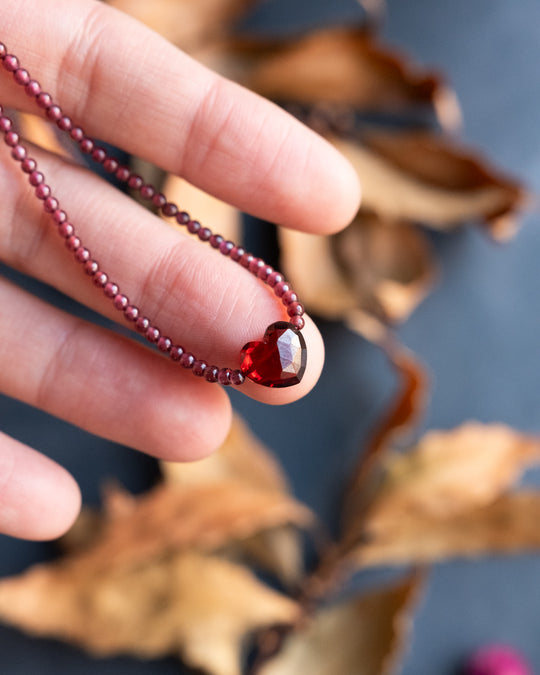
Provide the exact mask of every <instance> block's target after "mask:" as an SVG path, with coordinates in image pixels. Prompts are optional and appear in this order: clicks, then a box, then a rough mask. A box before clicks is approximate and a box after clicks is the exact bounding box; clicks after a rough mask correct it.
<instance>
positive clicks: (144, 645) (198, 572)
mask: <svg viewBox="0 0 540 675" xmlns="http://www.w3.org/2000/svg"><path fill="white" fill-rule="evenodd" d="M297 615H298V608H297V606H296V604H295V603H293V602H292V601H291V600H289V599H288V598H285V597H284V596H282V595H280V594H278V593H276V592H275V591H273V590H271V589H269V588H267V587H266V586H264V585H263V584H261V583H260V582H259V581H258V580H257V579H256V578H255V577H254V576H253V574H251V572H249V571H248V570H247V569H245V568H242V567H240V566H238V565H234V564H232V563H230V562H227V561H224V560H220V559H218V558H215V557H211V556H205V555H201V554H199V553H193V552H190V553H176V554H173V555H170V556H162V557H159V558H157V559H153V560H151V561H149V562H148V563H147V564H144V565H130V566H127V567H122V568H115V567H106V568H105V569H102V568H100V569H99V570H96V569H94V568H91V567H88V565H85V564H83V559H72V560H70V561H65V562H63V563H58V564H51V565H42V566H36V567H34V568H32V569H30V570H29V571H28V572H26V573H25V574H22V575H20V576H18V577H12V578H8V579H4V580H1V581H0V618H1V620H2V621H4V622H5V623H9V624H12V625H15V626H17V627H19V628H22V629H23V630H25V631H27V632H29V633H31V634H33V635H40V636H47V637H54V638H59V639H63V640H67V641H69V642H73V643H75V644H78V645H80V646H82V647H84V648H85V649H87V650H89V651H90V652H92V653H94V654H96V655H100V656H112V655H116V654H132V655H136V656H140V657H144V658H157V657H161V656H166V655H171V654H173V655H179V656H180V655H181V656H182V658H183V659H184V660H185V661H186V662H187V663H188V664H189V665H190V666H193V667H197V668H203V669H205V670H206V671H207V672H209V673H211V674H212V675H240V672H241V666H240V663H241V652H242V642H243V640H244V638H245V635H246V633H249V632H251V631H253V630H255V629H259V628H262V627H264V626H268V625H271V624H275V623H291V622H293V621H295V620H296V618H297Z"/></svg>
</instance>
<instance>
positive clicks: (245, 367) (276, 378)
mask: <svg viewBox="0 0 540 675" xmlns="http://www.w3.org/2000/svg"><path fill="white" fill-rule="evenodd" d="M240 356H241V359H242V364H241V366H240V370H241V371H242V373H243V375H244V376H245V377H248V378H249V379H250V380H252V381H253V382H256V383H257V384H262V385H263V386H265V387H290V386H291V385H293V384H298V383H299V382H300V380H301V379H302V376H303V375H304V371H305V369H306V360H307V353H306V343H305V340H304V337H303V335H302V333H300V331H298V330H296V328H295V327H294V326H293V325H292V324H291V323H288V322H287V321H276V323H273V324H271V325H270V326H268V328H267V329H266V332H265V334H264V337H263V339H262V340H257V341H255V342H248V343H247V345H244V347H243V349H242V351H241V352H240Z"/></svg>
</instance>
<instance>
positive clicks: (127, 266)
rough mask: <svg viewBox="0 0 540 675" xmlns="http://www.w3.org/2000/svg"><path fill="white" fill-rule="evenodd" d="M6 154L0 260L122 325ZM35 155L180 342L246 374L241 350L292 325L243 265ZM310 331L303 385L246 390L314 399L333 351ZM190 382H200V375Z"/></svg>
mask: <svg viewBox="0 0 540 675" xmlns="http://www.w3.org/2000/svg"><path fill="white" fill-rule="evenodd" d="M6 154H8V153H4V155H3V154H2V151H1V150H0V182H1V183H2V185H4V186H5V189H6V190H9V192H10V194H11V195H12V196H13V198H12V199H11V200H9V202H8V203H7V204H6V205H5V208H4V209H3V210H2V212H1V213H0V258H1V259H3V260H4V262H6V263H7V264H9V265H11V266H13V267H16V268H18V269H20V270H21V271H23V272H26V273H28V274H32V275H34V276H35V277H37V278H39V279H41V280H43V281H46V282H47V283H49V284H52V285H53V286H55V287H56V288H58V289H59V290H61V291H62V292H64V293H66V294H69V295H71V296H73V297H74V298H76V299H77V300H79V301H81V302H83V303H85V304H87V305H88V306H90V307H93V308H95V309H96V310H98V311H101V312H103V313H105V314H106V315H108V316H110V317H112V318H114V319H115V320H120V321H123V319H122V316H121V314H120V313H119V312H117V311H116V310H114V309H112V303H111V302H110V300H106V299H105V298H104V296H103V293H102V292H98V291H97V289H96V288H95V287H94V286H93V284H92V283H91V281H90V279H89V278H88V277H87V276H86V275H85V274H84V273H83V272H82V270H81V266H80V264H79V263H76V262H75V260H74V258H73V256H72V255H70V254H69V253H68V252H67V251H66V248H65V246H64V245H63V243H62V240H61V238H60V237H59V236H58V233H57V232H56V231H55V230H56V229H57V228H55V226H54V225H53V224H52V222H53V221H52V219H51V218H50V217H49V216H45V215H44V214H42V213H41V205H40V203H39V202H38V200H36V198H35V197H34V196H33V194H32V191H31V190H30V189H29V187H28V185H27V183H26V181H25V180H24V177H23V174H22V173H21V172H20V171H19V170H18V169H17V167H16V166H15V165H14V163H13V162H11V160H10V159H9V157H8V159H5V155H6ZM32 154H34V156H35V157H36V158H37V159H38V162H39V166H40V168H41V169H42V170H43V171H44V172H45V175H46V176H47V179H48V183H49V184H50V185H51V187H52V189H53V192H54V194H55V195H56V196H57V197H58V198H59V200H60V203H61V204H62V206H63V208H65V209H66V211H67V213H68V215H69V216H70V218H71V222H72V223H73V224H74V225H75V227H76V231H77V233H78V235H79V236H80V237H81V238H82V240H83V241H84V243H85V245H86V246H88V247H89V248H90V250H91V252H92V255H93V256H94V257H95V259H96V260H98V262H99V264H100V267H101V269H103V270H104V271H105V272H107V273H108V274H109V276H110V277H111V279H112V280H114V281H115V282H116V283H117V284H119V286H120V288H121V289H122V291H123V292H124V293H125V294H126V295H128V297H129V298H130V300H131V302H133V303H135V304H136V305H137V306H138V307H139V308H140V310H141V312H142V313H143V314H144V315H145V316H148V317H150V319H151V320H152V321H153V322H154V325H156V326H158V327H159V328H160V329H161V331H162V334H165V335H167V336H168V337H170V338H171V339H172V340H173V341H174V342H175V343H177V344H181V345H182V346H183V347H184V348H185V349H186V350H188V351H191V352H193V353H194V354H195V355H196V356H197V357H198V358H202V359H205V360H206V361H207V362H208V363H212V364H214V363H215V364H216V365H218V366H228V367H233V368H237V367H238V364H239V352H240V349H241V348H242V346H243V345H244V344H245V343H246V342H249V341H252V340H257V339H261V338H262V336H263V334H264V331H265V328H266V326H268V325H269V324H270V323H273V322H274V321H278V320H283V318H284V314H285V313H284V307H283V305H282V304H281V302H280V301H279V299H278V298H276V297H275V296H274V295H273V293H272V292H271V291H270V289H269V288H268V287H267V286H265V285H264V284H263V283H262V282H261V281H259V280H258V279H256V278H255V277H254V276H253V275H251V274H249V273H248V272H247V271H246V270H245V269H243V268H242V267H240V266H239V265H237V264H235V263H233V262H232V261H230V260H228V259H227V258H225V257H224V256H222V255H221V254H219V253H218V252H217V251H215V250H214V249H212V248H211V247H210V246H208V245H203V244H201V243H200V242H199V241H198V240H197V241H196V240H194V239H193V238H192V237H189V236H187V235H185V234H183V233H182V232H179V231H178V230H177V229H174V228H172V227H171V226H169V225H168V224H165V223H164V222H163V221H161V220H160V219H158V218H156V217H155V216H153V215H152V214H150V213H148V212H147V211H146V210H144V209H143V208H141V207H140V206H139V205H137V204H136V203H134V202H133V201H132V200H130V199H129V198H127V197H126V196H125V195H122V194H120V193H119V192H118V191H117V190H115V189H113V188H111V187H110V186H108V185H107V184H104V183H103V181H101V180H100V179H98V178H97V177H96V176H94V175H92V174H91V173H89V172H88V171H85V170H83V169H81V168H78V167H73V166H71V165H69V164H66V163H65V162H64V161H63V160H61V159H59V158H57V157H52V156H48V155H46V154H44V153H40V152H37V151H35V149H34V150H33V151H32ZM6 161H7V162H8V164H7V165H6V164H5V162H6ZM40 217H41V221H40ZM0 307H2V305H1V304H0ZM124 323H125V322H124ZM303 334H304V337H305V340H306V343H307V347H308V364H307V369H306V373H305V375H304V379H303V380H302V382H301V383H300V384H299V385H297V386H294V387H290V388H287V389H278V390H276V389H272V390H269V389H266V388H264V387H261V386H259V385H255V384H253V383H247V384H246V385H244V386H243V387H242V391H244V392H245V393H247V394H248V395H250V396H253V397H254V398H257V399H258V400H260V401H264V402H267V403H274V404H281V403H288V402H291V401H294V400H296V399H298V398H300V397H301V396H303V395H305V394H306V393H307V392H308V391H309V390H310V389H311V388H312V387H313V386H314V384H315V383H316V381H317V379H318V377H319V374H320V371H321V368H322V364H323V358H324V351H323V345H322V340H321V337H320V335H319V333H318V331H317V329H316V328H315V326H314V325H313V323H312V322H311V321H309V319H308V320H307V322H306V327H305V329H304V330H303ZM96 345H97V347H98V348H99V340H97V339H96ZM91 348H92V347H91V346H90V345H89V346H88V349H91ZM6 354H9V352H6ZM152 362H153V361H152ZM157 362H158V363H159V364H160V365H159V367H160V368H161V367H163V368H166V369H168V372H171V373H174V374H173V375H171V377H173V379H174V378H176V377H178V373H179V372H180V370H181V369H180V368H179V367H178V366H174V364H170V363H162V359H157ZM97 367H98V366H97V364H96V368H97ZM189 378H191V379H193V380H196V378H194V377H193V375H191V374H189ZM197 384H202V385H203V386H204V387H207V388H208V387H210V389H213V388H214V387H213V386H212V385H209V384H207V383H206V382H203V383H200V382H197ZM128 444H130V443H128ZM137 447H138V446H137Z"/></svg>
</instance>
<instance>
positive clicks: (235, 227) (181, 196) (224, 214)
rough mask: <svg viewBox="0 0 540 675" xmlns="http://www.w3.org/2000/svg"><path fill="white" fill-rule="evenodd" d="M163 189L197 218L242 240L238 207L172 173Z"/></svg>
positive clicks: (170, 198) (234, 239) (234, 238)
mask: <svg viewBox="0 0 540 675" xmlns="http://www.w3.org/2000/svg"><path fill="white" fill-rule="evenodd" d="M162 189H163V192H164V193H165V194H166V195H167V198H168V199H169V200H170V201H173V202H175V203H176V204H178V205H179V206H180V208H181V209H182V210H184V211H187V212H188V213H190V214H191V215H192V217H193V218H194V219H195V220H198V221H199V222H201V223H202V224H203V225H204V226H207V227H209V228H210V229H211V230H212V231H213V232H215V233H216V234H220V235H221V236H222V237H224V238H225V239H230V240H232V241H234V242H235V243H238V242H240V239H241V230H242V221H241V214H240V212H239V211H238V209H236V208H234V207H233V206H231V205H230V204H227V203H226V202H222V201H221V200H219V199H216V197H213V196H212V195H209V194H208V193H206V192H203V191H202V190H199V188H196V187H194V186H193V185H191V184H190V183H188V182H187V181H185V180H183V179H182V178H178V176H173V175H172V174H169V175H168V176H167V177H166V179H165V182H164V184H163V186H162ZM168 222H170V220H169V219H168Z"/></svg>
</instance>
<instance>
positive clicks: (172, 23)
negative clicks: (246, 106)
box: [107, 0, 253, 50]
mask: <svg viewBox="0 0 540 675" xmlns="http://www.w3.org/2000/svg"><path fill="white" fill-rule="evenodd" d="M107 2H108V4H109V5H112V6H113V7H116V9H119V10H121V11H122V12H125V13H126V14H130V15H131V16H133V17H135V18H136V19H138V20H139V21H141V22H142V23H145V24H146V25H147V26H149V27H150V28H151V29H152V30H155V31H156V32H157V33H160V34H161V35H163V36H164V37H165V38H167V40H169V41H170V42H172V43H173V44H175V45H177V46H178V47H181V48H182V49H184V50H192V49H195V48H197V47H198V46H199V45H200V44H203V43H204V42H208V41H211V40H214V39H217V38H219V37H220V36H222V35H223V34H226V33H227V32H228V31H229V30H230V29H231V26H232V24H233V23H234V21H236V20H237V19H238V18H239V17H240V16H241V15H242V13H243V12H244V11H246V10H247V9H248V8H249V7H250V6H251V5H252V4H253V0H153V2H148V0H107Z"/></svg>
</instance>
